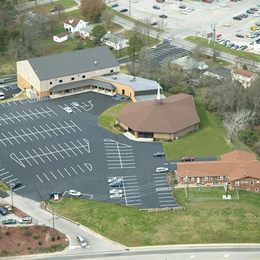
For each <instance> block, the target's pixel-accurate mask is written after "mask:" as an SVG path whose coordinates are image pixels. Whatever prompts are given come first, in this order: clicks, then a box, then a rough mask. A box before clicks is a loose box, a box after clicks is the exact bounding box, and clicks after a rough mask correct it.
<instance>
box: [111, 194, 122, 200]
mask: <svg viewBox="0 0 260 260" xmlns="http://www.w3.org/2000/svg"><path fill="white" fill-rule="evenodd" d="M109 197H110V199H120V198H123V197H124V195H123V194H120V193H114V194H111V195H110V196H109Z"/></svg>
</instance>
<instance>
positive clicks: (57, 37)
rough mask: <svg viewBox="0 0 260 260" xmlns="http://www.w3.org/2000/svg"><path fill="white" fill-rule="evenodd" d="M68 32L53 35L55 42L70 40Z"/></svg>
mask: <svg viewBox="0 0 260 260" xmlns="http://www.w3.org/2000/svg"><path fill="white" fill-rule="evenodd" d="M68 38H69V37H68V34H67V33H59V34H56V35H53V37H52V39H53V41H54V42H65V41H67V40H68Z"/></svg>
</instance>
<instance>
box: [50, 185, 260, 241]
mask: <svg viewBox="0 0 260 260" xmlns="http://www.w3.org/2000/svg"><path fill="white" fill-rule="evenodd" d="M189 194H190V196H189V197H190V201H191V203H188V204H185V201H186V199H185V192H184V189H182V188H180V189H177V188H176V189H175V197H176V198H177V199H179V200H180V202H181V203H182V204H183V205H184V206H186V207H187V209H186V210H184V211H168V212H160V213H148V212H147V211H140V210H139V209H137V208H133V207H125V206H119V205H113V204H111V203H104V202H97V201H92V200H83V199H63V200H62V201H60V202H59V203H57V202H55V203H52V202H50V204H49V206H50V207H51V208H54V209H55V212H56V213H58V214H61V215H64V216H66V217H68V218H70V219H73V220H75V221H77V222H80V223H81V224H83V225H85V226H87V227H89V228H91V229H93V230H95V231H97V232H99V233H101V234H102V235H104V236H107V237H109V238H111V239H113V240H115V241H118V242H120V243H122V244H125V245H127V246H145V245H163V244H193V243H195V244H196V243H259V242H260V229H259V228H258V227H259V225H260V194H254V193H250V192H239V196H240V199H239V200H238V197H237V194H236V193H235V192H232V193H231V195H232V198H233V199H232V200H231V201H223V200H222V195H224V194H225V192H224V189H223V188H204V187H200V188H196V189H195V190H193V189H192V188H190V193H189Z"/></svg>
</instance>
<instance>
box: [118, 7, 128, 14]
mask: <svg viewBox="0 0 260 260" xmlns="http://www.w3.org/2000/svg"><path fill="white" fill-rule="evenodd" d="M127 11H128V9H126V8H124V9H121V10H120V13H126V12H127Z"/></svg>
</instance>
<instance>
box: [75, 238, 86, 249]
mask: <svg viewBox="0 0 260 260" xmlns="http://www.w3.org/2000/svg"><path fill="white" fill-rule="evenodd" d="M77 239H78V241H79V244H80V246H81V247H86V246H87V245H88V243H87V240H86V239H85V238H83V237H82V236H77Z"/></svg>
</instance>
